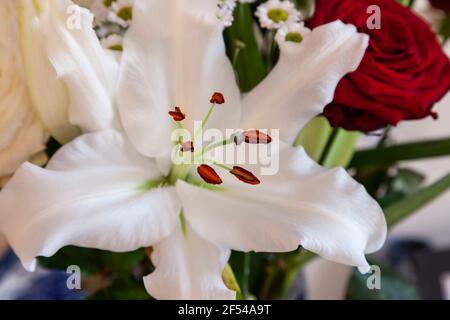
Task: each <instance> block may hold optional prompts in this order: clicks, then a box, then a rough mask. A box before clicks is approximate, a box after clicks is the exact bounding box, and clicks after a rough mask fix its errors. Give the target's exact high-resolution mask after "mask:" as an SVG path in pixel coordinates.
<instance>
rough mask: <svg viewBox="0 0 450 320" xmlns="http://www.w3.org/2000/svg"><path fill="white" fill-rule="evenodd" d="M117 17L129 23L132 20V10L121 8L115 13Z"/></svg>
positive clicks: (130, 8)
mask: <svg viewBox="0 0 450 320" xmlns="http://www.w3.org/2000/svg"><path fill="white" fill-rule="evenodd" d="M117 16H118V17H119V18H121V19H122V20H125V21H130V20H131V19H133V8H132V7H123V8H121V9H120V10H119V11H118V12H117Z"/></svg>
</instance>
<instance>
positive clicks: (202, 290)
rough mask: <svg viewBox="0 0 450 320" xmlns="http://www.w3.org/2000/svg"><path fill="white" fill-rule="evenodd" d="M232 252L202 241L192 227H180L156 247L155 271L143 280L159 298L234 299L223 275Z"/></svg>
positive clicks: (155, 296)
mask: <svg viewBox="0 0 450 320" xmlns="http://www.w3.org/2000/svg"><path fill="white" fill-rule="evenodd" d="M229 257H230V250H227V249H224V248H221V247H218V246H216V245H214V244H212V243H210V242H208V241H205V240H204V239H202V238H201V237H200V236H199V235H198V234H197V233H196V232H195V231H194V230H193V229H192V228H191V227H190V226H189V225H186V230H185V232H183V230H182V227H181V225H179V226H178V228H177V229H176V230H175V232H174V233H172V234H171V235H170V236H169V237H167V238H166V239H164V240H163V241H161V243H159V244H157V245H156V246H154V251H153V253H152V256H151V259H152V262H153V264H154V265H155V267H156V270H155V271H154V272H153V273H151V274H150V275H148V276H147V277H145V278H144V283H145V287H146V289H147V291H148V293H149V294H150V295H151V296H152V297H154V298H156V299H160V300H162V299H177V300H187V299H189V300H192V299H194V300H211V299H213V300H231V299H235V298H236V293H235V292H234V291H231V290H229V289H228V288H227V287H226V286H225V284H224V282H223V280H222V272H223V270H224V268H225V265H226V263H227V261H228V259H229Z"/></svg>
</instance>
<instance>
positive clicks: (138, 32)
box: [117, 0, 240, 157]
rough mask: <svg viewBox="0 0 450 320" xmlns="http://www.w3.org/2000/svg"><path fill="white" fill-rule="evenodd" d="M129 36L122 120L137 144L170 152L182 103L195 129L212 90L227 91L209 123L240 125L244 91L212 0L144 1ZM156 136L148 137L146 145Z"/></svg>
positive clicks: (147, 150) (156, 152)
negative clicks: (174, 113)
mask: <svg viewBox="0 0 450 320" xmlns="http://www.w3.org/2000/svg"><path fill="white" fill-rule="evenodd" d="M133 12H134V16H133V21H132V23H131V27H130V29H129V30H128V32H127V34H126V36H125V40H124V52H123V55H122V65H121V70H120V79H119V92H118V97H117V101H118V107H119V111H120V114H121V119H122V123H123V125H124V127H125V130H126V131H127V133H128V135H129V136H130V139H131V140H132V142H133V143H134V144H135V146H136V147H137V148H138V150H139V151H140V152H141V153H143V154H145V155H147V156H151V157H160V156H162V155H164V154H167V153H170V148H171V143H170V138H171V133H172V130H173V123H172V119H171V118H170V117H169V116H168V114H167V113H168V111H169V110H173V109H174V107H175V106H180V107H181V109H182V110H183V112H185V113H186V114H187V119H186V120H185V125H186V127H187V128H188V129H192V127H193V122H194V121H201V120H202V119H203V118H204V116H205V115H206V113H207V110H208V109H209V107H210V102H209V101H210V99H211V96H212V94H213V93H214V92H215V91H218V92H222V93H223V94H224V95H225V99H226V101H227V102H226V104H225V105H222V106H218V107H217V110H216V111H215V112H214V114H213V116H212V118H211V120H210V122H209V123H208V124H209V126H210V127H211V128H216V129H225V128H235V127H237V125H238V124H239V119H240V96H239V90H238V87H237V85H236V81H235V77H234V73H233V69H232V67H231V64H230V62H229V60H228V58H227V57H226V55H225V46H224V42H223V36H222V30H223V26H222V24H221V23H220V22H219V21H218V19H217V17H216V16H215V13H216V3H215V2H214V1H210V0H190V1H179V0H166V1H155V0H149V1H139V2H137V3H136V5H135V7H134V11H133ZM149 141H151V143H149Z"/></svg>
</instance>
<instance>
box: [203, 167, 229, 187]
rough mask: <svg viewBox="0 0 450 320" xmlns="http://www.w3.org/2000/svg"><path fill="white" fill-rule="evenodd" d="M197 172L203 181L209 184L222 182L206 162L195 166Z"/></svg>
mask: <svg viewBox="0 0 450 320" xmlns="http://www.w3.org/2000/svg"><path fill="white" fill-rule="evenodd" d="M197 172H198V174H199V175H200V177H202V179H203V180H205V182H207V183H209V184H216V185H217V184H222V183H223V181H222V179H221V178H220V177H219V175H218V174H217V172H216V171H215V170H214V169H213V168H211V167H210V166H208V165H206V164H202V165H201V166H199V167H198V168H197Z"/></svg>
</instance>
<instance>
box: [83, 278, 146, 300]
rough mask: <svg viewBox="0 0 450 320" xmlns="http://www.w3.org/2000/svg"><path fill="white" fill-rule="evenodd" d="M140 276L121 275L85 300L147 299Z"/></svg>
mask: <svg viewBox="0 0 450 320" xmlns="http://www.w3.org/2000/svg"><path fill="white" fill-rule="evenodd" d="M149 299H150V297H149V294H148V293H147V291H146V290H145V287H144V284H143V281H142V278H140V279H136V278H134V277H133V276H131V275H122V276H120V277H118V278H117V279H115V280H114V281H113V283H112V284H111V285H110V286H108V287H107V288H104V289H101V290H99V291H97V292H96V293H94V294H92V295H91V296H89V297H88V298H87V300H149Z"/></svg>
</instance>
